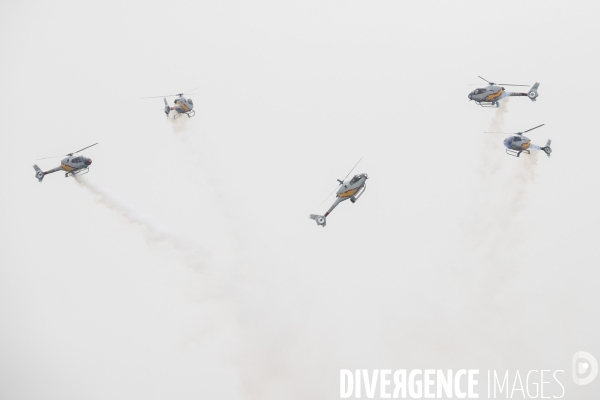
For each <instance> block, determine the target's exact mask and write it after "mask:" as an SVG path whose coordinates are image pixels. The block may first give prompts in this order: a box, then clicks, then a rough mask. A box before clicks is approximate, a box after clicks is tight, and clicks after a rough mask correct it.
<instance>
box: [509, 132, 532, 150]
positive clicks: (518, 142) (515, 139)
mask: <svg viewBox="0 0 600 400" xmlns="http://www.w3.org/2000/svg"><path fill="white" fill-rule="evenodd" d="M504 146H505V147H506V148H507V149H509V150H514V151H519V152H521V151H525V150H527V149H529V146H531V139H529V138H528V137H527V136H523V135H514V136H510V137H507V138H506V139H504Z"/></svg>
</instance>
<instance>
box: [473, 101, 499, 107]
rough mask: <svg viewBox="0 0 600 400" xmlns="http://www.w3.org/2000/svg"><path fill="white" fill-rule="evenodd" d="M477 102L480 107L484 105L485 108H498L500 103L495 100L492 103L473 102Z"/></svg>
mask: <svg viewBox="0 0 600 400" xmlns="http://www.w3.org/2000/svg"><path fill="white" fill-rule="evenodd" d="M475 103H477V105H478V106H480V107H486V108H498V107H500V103H498V102H497V101H495V102H493V103H480V102H475Z"/></svg>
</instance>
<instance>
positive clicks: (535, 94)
mask: <svg viewBox="0 0 600 400" xmlns="http://www.w3.org/2000/svg"><path fill="white" fill-rule="evenodd" d="M538 87H540V84H539V82H536V83H535V84H534V85H533V86H532V87H531V89H529V92H528V93H527V95H528V96H529V98H530V99H531V101H535V99H536V98H537V97H538V96H539V94H538V92H537V89H538Z"/></svg>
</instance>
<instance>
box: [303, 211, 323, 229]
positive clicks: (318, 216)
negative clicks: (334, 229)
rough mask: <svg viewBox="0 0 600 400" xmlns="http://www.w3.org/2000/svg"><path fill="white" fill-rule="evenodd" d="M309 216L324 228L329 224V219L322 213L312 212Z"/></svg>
mask: <svg viewBox="0 0 600 400" xmlns="http://www.w3.org/2000/svg"><path fill="white" fill-rule="evenodd" d="M308 218H310V219H314V220H315V221H316V223H317V225H319V226H322V227H323V228H324V227H325V225H327V219H326V218H325V217H324V216H322V215H315V214H310V216H309V217H308Z"/></svg>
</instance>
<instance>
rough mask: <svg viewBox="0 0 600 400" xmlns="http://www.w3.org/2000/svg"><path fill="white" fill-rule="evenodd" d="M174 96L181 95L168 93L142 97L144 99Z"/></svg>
mask: <svg viewBox="0 0 600 400" xmlns="http://www.w3.org/2000/svg"><path fill="white" fill-rule="evenodd" d="M173 96H179V95H178V94H167V95H165V96H150V97H142V98H141V100H144V99H158V98H159V97H173Z"/></svg>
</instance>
